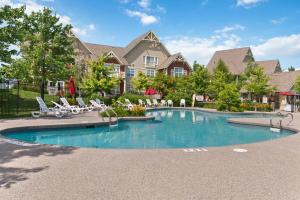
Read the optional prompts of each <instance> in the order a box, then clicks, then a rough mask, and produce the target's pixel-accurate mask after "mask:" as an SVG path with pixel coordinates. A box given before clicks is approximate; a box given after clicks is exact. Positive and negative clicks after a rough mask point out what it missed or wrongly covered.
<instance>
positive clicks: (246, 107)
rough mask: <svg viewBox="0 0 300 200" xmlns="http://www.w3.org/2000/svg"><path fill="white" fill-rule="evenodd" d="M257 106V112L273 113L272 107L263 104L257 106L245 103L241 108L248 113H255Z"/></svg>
mask: <svg viewBox="0 0 300 200" xmlns="http://www.w3.org/2000/svg"><path fill="white" fill-rule="evenodd" d="M255 106H256V110H257V111H263V112H270V111H272V106H271V105H269V104H262V103H258V104H255V103H253V102H244V103H242V104H241V108H243V109H244V110H248V111H255Z"/></svg>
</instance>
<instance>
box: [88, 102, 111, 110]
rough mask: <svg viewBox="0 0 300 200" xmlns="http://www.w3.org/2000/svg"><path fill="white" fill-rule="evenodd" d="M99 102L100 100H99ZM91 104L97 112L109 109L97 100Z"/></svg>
mask: <svg viewBox="0 0 300 200" xmlns="http://www.w3.org/2000/svg"><path fill="white" fill-rule="evenodd" d="M98 100H99V99H98ZM90 103H91V104H92V106H93V107H94V108H95V109H96V110H100V111H104V110H106V109H107V106H106V105H105V104H104V103H103V104H102V103H101V104H99V103H97V102H96V101H95V100H92V99H91V100H90Z"/></svg>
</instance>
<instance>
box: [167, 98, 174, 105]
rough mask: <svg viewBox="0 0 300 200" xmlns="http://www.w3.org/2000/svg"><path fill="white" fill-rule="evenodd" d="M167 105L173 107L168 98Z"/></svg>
mask: <svg viewBox="0 0 300 200" xmlns="http://www.w3.org/2000/svg"><path fill="white" fill-rule="evenodd" d="M167 105H168V107H173V101H172V100H171V99H169V100H168V101H167Z"/></svg>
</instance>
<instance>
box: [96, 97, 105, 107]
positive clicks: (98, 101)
mask: <svg viewBox="0 0 300 200" xmlns="http://www.w3.org/2000/svg"><path fill="white" fill-rule="evenodd" d="M95 101H96V102H97V104H99V105H100V106H102V107H103V108H105V109H106V108H107V105H105V103H104V101H101V100H100V99H98V98H97V99H95Z"/></svg>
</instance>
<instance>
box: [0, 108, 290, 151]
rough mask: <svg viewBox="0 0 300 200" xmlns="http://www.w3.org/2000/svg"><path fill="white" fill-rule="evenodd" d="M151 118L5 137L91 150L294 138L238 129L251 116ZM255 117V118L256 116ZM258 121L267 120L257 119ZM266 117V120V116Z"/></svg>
mask: <svg viewBox="0 0 300 200" xmlns="http://www.w3.org/2000/svg"><path fill="white" fill-rule="evenodd" d="M147 115H151V116H155V120H148V121H121V122H119V125H118V127H108V126H97V127H89V128H85V127H84V128H60V129H48V130H31V131H26V132H11V133H6V134H4V135H5V136H6V137H8V138H13V139H18V140H23V141H26V142H31V143H40V144H55V145H61V146H74V147H90V148H116V149H120V148H125V149H153V148H194V147H211V146H226V145H234V144H245V143H253V142H259V141H265V140H272V139H277V138H281V137H285V136H288V135H291V134H293V132H291V131H287V130H282V131H281V132H280V133H276V132H271V131H270V129H269V128H268V127H257V126H245V125H234V124H230V123H227V119H228V118H232V117H251V116H249V115H246V116H245V115H230V114H215V113H207V112H202V111H193V110H176V109H168V110H156V111H148V112H147ZM253 117H254V116H253ZM255 117H263V116H259V115H256V116H255ZM264 117H265V116H264Z"/></svg>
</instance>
